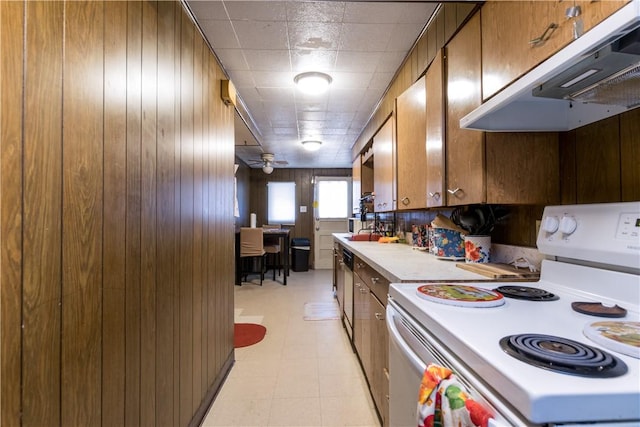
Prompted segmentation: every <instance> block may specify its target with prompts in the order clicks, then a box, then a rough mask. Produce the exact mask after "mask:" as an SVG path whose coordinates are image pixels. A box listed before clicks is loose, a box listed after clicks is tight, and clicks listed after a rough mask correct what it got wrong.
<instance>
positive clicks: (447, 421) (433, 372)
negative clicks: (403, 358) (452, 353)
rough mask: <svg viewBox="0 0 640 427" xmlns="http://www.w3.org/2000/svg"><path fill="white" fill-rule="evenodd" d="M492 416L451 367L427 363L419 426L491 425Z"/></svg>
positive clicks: (420, 399)
mask: <svg viewBox="0 0 640 427" xmlns="http://www.w3.org/2000/svg"><path fill="white" fill-rule="evenodd" d="M491 418H493V417H492V416H491V414H490V413H489V412H488V411H487V410H486V409H485V408H484V407H483V406H482V405H480V404H479V403H478V402H476V401H475V400H473V399H471V397H470V396H469V394H468V392H467V390H466V388H465V386H464V385H463V384H462V383H460V381H458V379H457V378H456V376H455V374H453V373H452V372H451V370H450V369H448V368H445V367H443V366H438V365H435V364H430V365H429V366H427V368H426V369H425V370H424V374H423V376H422V382H421V383H420V392H419V395H418V427H487V425H488V424H489V419H491Z"/></svg>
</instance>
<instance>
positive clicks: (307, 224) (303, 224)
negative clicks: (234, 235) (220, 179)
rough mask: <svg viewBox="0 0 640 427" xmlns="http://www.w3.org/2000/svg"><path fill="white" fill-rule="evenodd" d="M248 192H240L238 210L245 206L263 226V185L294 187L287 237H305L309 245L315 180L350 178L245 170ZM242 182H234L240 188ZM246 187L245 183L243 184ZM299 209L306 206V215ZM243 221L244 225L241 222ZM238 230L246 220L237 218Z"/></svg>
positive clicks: (330, 172)
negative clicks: (293, 209)
mask: <svg viewBox="0 0 640 427" xmlns="http://www.w3.org/2000/svg"><path fill="white" fill-rule="evenodd" d="M249 171H250V172H249V191H246V189H245V190H240V189H239V191H238V192H239V193H242V194H244V198H243V199H241V200H240V206H241V212H242V211H243V209H242V206H243V205H244V204H245V203H248V206H249V210H248V212H254V213H255V214H256V216H257V223H258V224H267V183H268V182H269V181H273V182H276V181H289V182H295V183H296V222H295V225H294V227H292V228H291V234H290V237H291V238H294V237H307V238H309V239H310V240H311V245H313V233H314V229H313V184H312V182H311V181H312V179H313V178H314V177H316V176H351V169H342V168H339V169H338V168H337V169H284V168H276V169H274V170H273V173H271V174H270V175H267V174H265V173H264V172H262V169H256V168H253V169H249ZM242 182H243V181H242V180H238V183H239V184H241V183H242ZM244 185H246V180H244ZM300 206H306V207H307V212H306V213H301V212H300ZM243 221H244V222H243ZM238 223H239V226H249V217H248V216H247V217H246V218H241V219H240V220H239V221H238ZM309 263H310V264H311V265H312V266H313V251H311V254H310V256H309Z"/></svg>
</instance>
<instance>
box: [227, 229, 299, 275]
mask: <svg viewBox="0 0 640 427" xmlns="http://www.w3.org/2000/svg"><path fill="white" fill-rule="evenodd" d="M290 232H291V230H290V229H289V228H264V229H263V233H262V234H263V238H267V237H268V238H269V240H271V239H272V238H274V237H276V238H278V239H279V240H280V247H281V248H282V251H281V255H282V256H281V259H282V270H283V272H282V284H283V285H284V286H286V285H287V276H289V269H290V266H289V264H290V263H289V247H290V245H289V242H290V240H289V234H290ZM241 284H242V277H241V271H240V232H239V231H238V232H236V285H241Z"/></svg>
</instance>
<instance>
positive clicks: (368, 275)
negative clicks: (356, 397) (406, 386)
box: [353, 257, 389, 426]
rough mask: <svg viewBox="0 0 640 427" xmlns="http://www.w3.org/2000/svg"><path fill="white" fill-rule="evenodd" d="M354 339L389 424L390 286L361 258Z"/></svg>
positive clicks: (373, 393)
mask: <svg viewBox="0 0 640 427" xmlns="http://www.w3.org/2000/svg"><path fill="white" fill-rule="evenodd" d="M353 281H354V287H353V293H354V295H353V301H354V314H353V317H354V325H353V339H354V346H355V348H356V352H357V353H358V357H359V358H360V363H361V364H362V369H363V371H364V374H365V376H366V378H367V382H368V384H369V390H370V392H371V396H372V397H373V401H374V403H375V405H376V408H377V410H378V414H379V415H380V418H381V420H382V425H383V426H387V425H388V420H389V399H388V396H389V338H388V333H387V325H386V321H385V313H386V309H385V307H386V301H387V299H386V295H387V293H388V291H389V282H388V281H387V280H386V279H385V278H384V277H382V276H381V275H380V274H379V273H378V272H377V271H376V270H374V269H373V268H371V267H370V266H369V265H367V264H366V263H365V262H364V261H362V260H361V259H359V258H357V257H356V259H355V262H354V274H353Z"/></svg>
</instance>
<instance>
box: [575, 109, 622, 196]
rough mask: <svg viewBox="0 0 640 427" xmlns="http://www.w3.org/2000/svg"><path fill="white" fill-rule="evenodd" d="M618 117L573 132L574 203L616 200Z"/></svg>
mask: <svg viewBox="0 0 640 427" xmlns="http://www.w3.org/2000/svg"><path fill="white" fill-rule="evenodd" d="M619 141H620V128H619V118H618V117H617V116H616V117H611V118H609V119H605V120H601V121H599V122H596V123H594V124H591V125H589V126H584V127H581V128H579V129H577V130H576V144H577V146H576V149H577V150H576V173H577V181H576V183H577V192H578V198H577V202H578V203H595V202H617V201H620V196H621V187H620V145H619V144H620V142H619Z"/></svg>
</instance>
